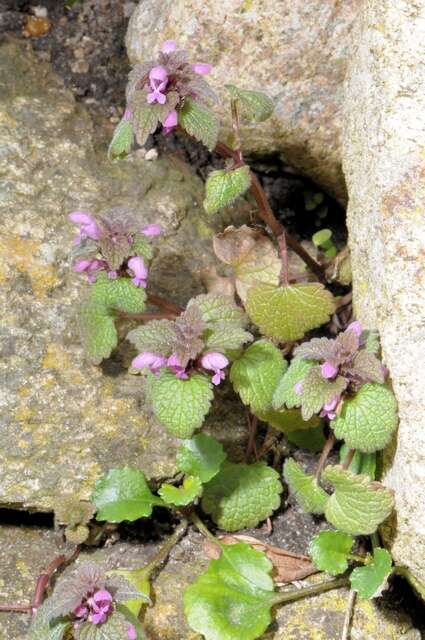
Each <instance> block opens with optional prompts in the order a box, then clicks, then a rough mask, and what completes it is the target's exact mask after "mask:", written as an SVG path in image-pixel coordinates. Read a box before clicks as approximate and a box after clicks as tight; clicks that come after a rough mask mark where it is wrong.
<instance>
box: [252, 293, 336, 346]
mask: <svg viewBox="0 0 425 640" xmlns="http://www.w3.org/2000/svg"><path fill="white" fill-rule="evenodd" d="M246 310H247V313H248V315H249V317H250V318H251V320H252V322H254V323H255V324H256V325H257V326H258V327H259V329H260V331H261V333H263V334H264V335H266V336H268V337H270V338H274V339H275V340H279V341H280V342H287V341H289V340H299V339H300V338H302V337H303V336H304V334H305V333H306V332H307V331H310V330H311V329H315V328H316V327H320V326H321V325H322V324H325V323H326V322H328V320H329V319H330V317H331V315H332V313H333V312H334V311H335V300H334V298H333V296H332V294H331V293H330V292H329V291H327V289H325V288H324V287H323V285H321V284H319V283H307V284H293V285H289V286H287V287H275V286H273V285H268V284H260V285H257V286H255V287H252V288H251V289H249V291H248V296H247V300H246Z"/></svg>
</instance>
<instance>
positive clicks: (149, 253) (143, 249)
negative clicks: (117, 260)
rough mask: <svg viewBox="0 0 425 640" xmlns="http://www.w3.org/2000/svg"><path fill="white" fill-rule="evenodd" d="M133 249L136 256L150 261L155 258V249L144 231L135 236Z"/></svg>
mask: <svg viewBox="0 0 425 640" xmlns="http://www.w3.org/2000/svg"><path fill="white" fill-rule="evenodd" d="M131 251H132V252H133V254H134V255H135V256H139V257H140V258H144V259H145V260H147V261H148V262H149V261H150V260H152V258H153V249H152V245H151V243H150V241H149V238H147V237H146V236H144V235H143V234H142V233H138V234H136V235H135V236H134V240H133V244H132V245H131Z"/></svg>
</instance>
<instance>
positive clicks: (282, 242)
mask: <svg viewBox="0 0 425 640" xmlns="http://www.w3.org/2000/svg"><path fill="white" fill-rule="evenodd" d="M277 244H278V245H279V252H280V259H281V262H282V267H281V269H280V276H279V280H280V284H282V285H283V286H285V287H287V286H288V284H289V269H288V249H287V247H286V237H285V234H284V233H281V234H280V236H278V238H277Z"/></svg>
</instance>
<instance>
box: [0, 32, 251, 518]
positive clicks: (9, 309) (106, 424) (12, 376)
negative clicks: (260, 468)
mask: <svg viewBox="0 0 425 640" xmlns="http://www.w3.org/2000/svg"><path fill="white" fill-rule="evenodd" d="M0 87H1V91H0V138H1V153H0V181H1V190H0V211H1V217H2V239H1V241H0V282H1V293H0V306H1V316H2V326H1V329H0V332H1V333H0V336H1V356H2V361H1V368H2V373H1V374H0V375H1V379H2V389H1V394H2V395H1V399H0V407H1V418H0V420H1V433H2V438H1V442H0V467H1V474H0V502H1V503H3V504H5V503H6V504H9V505H14V506H17V507H18V508H22V507H26V508H29V509H34V510H49V509H51V508H52V504H53V502H54V500H55V499H56V498H57V497H58V496H60V495H63V494H66V493H74V494H75V493H76V494H78V495H79V496H80V497H82V498H84V497H85V498H87V497H88V495H89V493H90V491H91V487H92V484H93V481H94V479H95V478H96V477H97V476H98V475H99V474H100V473H101V472H102V471H104V470H106V469H108V468H110V467H112V466H114V465H115V466H116V465H122V464H123V463H129V464H137V465H139V466H140V467H142V468H143V469H144V470H145V471H146V473H147V475H148V476H149V477H150V478H154V479H159V478H165V477H169V476H170V475H172V474H173V473H174V470H175V466H174V458H175V450H176V446H177V442H176V441H175V440H174V439H172V438H171V437H169V436H168V435H167V434H166V433H165V431H164V430H163V429H162V428H160V427H159V426H157V425H156V424H154V423H153V422H152V419H151V418H150V416H149V413H148V411H147V409H146V407H145V406H144V400H143V395H142V393H141V384H140V378H138V377H135V376H129V375H126V374H125V369H124V368H123V367H122V365H121V361H120V359H119V358H115V359H112V360H110V361H108V362H106V363H105V364H104V366H103V367H101V368H99V367H93V366H90V365H89V364H87V363H86V362H85V361H84V355H83V353H82V349H81V346H80V340H79V335H78V331H77V326H76V310H77V304H78V299H79V295H80V294H81V292H82V290H83V289H84V288H85V287H86V286H87V284H86V283H85V282H84V279H83V278H79V277H78V276H76V275H75V274H73V273H72V272H71V271H70V268H69V252H70V249H71V248H72V242H73V236H74V233H75V229H74V228H73V226H72V225H71V224H70V223H69V221H68V219H67V214H68V213H69V212H70V211H72V210H73V209H76V208H80V209H86V210H91V211H94V212H95V211H102V210H105V209H107V208H109V207H112V206H117V205H123V206H128V207H129V208H132V209H133V210H134V211H135V212H136V214H137V215H138V216H139V217H140V219H141V220H143V221H145V222H153V221H155V222H160V223H161V224H162V225H163V227H164V230H165V233H164V238H163V239H162V240H160V242H159V253H158V256H157V258H156V259H155V261H154V263H153V266H152V271H151V282H152V283H153V287H154V288H155V292H156V293H161V294H163V295H167V296H169V298H171V299H173V300H174V301H176V302H179V303H182V304H183V303H186V302H187V300H188V299H189V298H190V297H191V296H192V295H193V294H195V293H200V292H202V290H203V289H202V286H201V280H200V270H201V268H202V267H203V266H207V265H210V264H212V262H213V257H212V250H211V246H210V245H211V242H210V240H211V236H212V233H213V231H214V229H213V226H212V223H211V222H210V221H208V220H207V219H206V217H205V214H204V213H203V209H202V207H201V203H202V195H203V185H202V182H201V180H200V179H198V178H196V177H195V176H194V175H193V174H192V173H191V170H190V168H189V167H187V166H185V165H183V164H180V163H177V161H171V160H166V159H161V160H157V161H151V162H148V161H146V160H144V159H143V158H142V157H140V155H139V156H138V155H137V154H134V156H133V157H132V158H130V159H129V160H127V161H124V162H121V163H115V164H110V163H108V162H107V161H106V159H105V149H104V148H103V149H101V150H100V153H99V155H98V156H97V155H96V153H95V151H94V145H93V131H92V124H91V121H90V119H89V117H88V115H87V114H86V112H85V111H84V110H83V109H82V108H81V107H79V106H78V105H76V103H75V101H74V99H73V97H72V95H71V93H70V92H69V91H68V90H65V89H64V87H63V85H62V83H61V81H60V80H59V79H58V78H57V77H56V76H55V75H54V74H52V72H51V70H50V67H49V66H48V65H45V64H42V63H40V62H39V61H36V60H35V59H34V57H33V55H32V54H31V53H30V52H29V51H28V50H27V49H26V47H25V45H23V44H22V43H21V44H18V43H17V42H15V41H11V40H6V41H2V43H1V45H0ZM214 224H217V225H221V222H220V220H219V219H218V218H216V219H215V222H214ZM126 357H127V358H128V354H127V356H126ZM223 411H225V408H223ZM226 415H227V417H228V418H229V416H231V413H229V412H227V413H226ZM236 420H237V421H239V422H238V424H239V423H240V420H239V418H236Z"/></svg>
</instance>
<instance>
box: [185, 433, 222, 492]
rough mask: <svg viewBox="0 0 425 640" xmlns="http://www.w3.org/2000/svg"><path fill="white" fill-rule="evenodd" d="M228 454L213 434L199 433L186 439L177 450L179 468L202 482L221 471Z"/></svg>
mask: <svg viewBox="0 0 425 640" xmlns="http://www.w3.org/2000/svg"><path fill="white" fill-rule="evenodd" d="M225 459H226V454H225V453H224V450H223V446H222V445H221V444H220V443H219V442H218V441H217V440H216V439H215V438H213V437H212V436H208V435H207V434H205V433H198V434H197V435H196V436H193V438H192V439H191V440H185V441H184V442H183V444H182V446H181V447H180V449H179V450H178V452H177V458H176V463H177V468H178V469H179V470H180V471H183V472H184V473H186V474H188V475H192V476H197V477H198V478H199V479H200V480H201V482H208V481H209V480H211V478H213V477H214V476H215V475H217V473H218V472H219V471H220V467H221V465H222V463H223V462H224V460H225Z"/></svg>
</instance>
